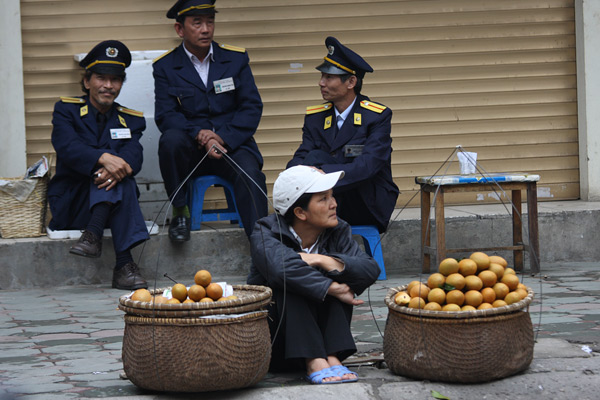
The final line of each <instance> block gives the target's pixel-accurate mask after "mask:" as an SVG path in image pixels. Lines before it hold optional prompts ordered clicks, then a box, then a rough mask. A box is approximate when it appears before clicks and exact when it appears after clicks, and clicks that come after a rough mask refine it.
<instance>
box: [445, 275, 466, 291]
mask: <svg viewBox="0 0 600 400" xmlns="http://www.w3.org/2000/svg"><path fill="white" fill-rule="evenodd" d="M446 283H447V284H448V285H450V286H453V287H454V289H458V290H462V289H463V288H464V287H465V284H466V281H465V277H464V276H462V275H461V274H459V273H454V274H450V275H448V276H447V277H446Z"/></svg>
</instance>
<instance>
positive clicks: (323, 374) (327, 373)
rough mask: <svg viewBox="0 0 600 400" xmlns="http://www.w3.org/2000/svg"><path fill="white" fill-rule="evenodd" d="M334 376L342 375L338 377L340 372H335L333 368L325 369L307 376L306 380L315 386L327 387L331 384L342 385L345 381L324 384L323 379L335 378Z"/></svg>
mask: <svg viewBox="0 0 600 400" xmlns="http://www.w3.org/2000/svg"><path fill="white" fill-rule="evenodd" d="M334 376H340V375H338V372H337V371H334V370H333V368H332V367H330V368H324V369H322V370H320V371H316V372H313V373H312V374H310V375H306V377H305V378H304V379H306V380H307V381H309V382H310V383H312V384H313V385H326V384H329V383H342V382H343V381H330V382H323V379H326V378H333V377H334Z"/></svg>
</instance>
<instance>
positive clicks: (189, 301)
mask: <svg viewBox="0 0 600 400" xmlns="http://www.w3.org/2000/svg"><path fill="white" fill-rule="evenodd" d="M183 303H195V301H194V300H192V299H185V300H184V301H183Z"/></svg>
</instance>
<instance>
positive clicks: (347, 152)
mask: <svg viewBox="0 0 600 400" xmlns="http://www.w3.org/2000/svg"><path fill="white" fill-rule="evenodd" d="M363 147H365V146H364V145H360V144H347V145H345V146H344V157H357V156H360V155H361V154H362V152H363Z"/></svg>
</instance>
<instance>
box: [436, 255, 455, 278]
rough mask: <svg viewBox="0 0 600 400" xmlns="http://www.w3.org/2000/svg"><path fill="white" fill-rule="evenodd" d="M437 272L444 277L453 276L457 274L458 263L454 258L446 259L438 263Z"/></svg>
mask: <svg viewBox="0 0 600 400" xmlns="http://www.w3.org/2000/svg"><path fill="white" fill-rule="evenodd" d="M438 271H440V273H441V274H442V275H444V276H448V275H450V274H455V273H457V272H458V261H456V260H455V259H454V258H446V259H444V260H442V262H441V263H440V266H439V268H438Z"/></svg>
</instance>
